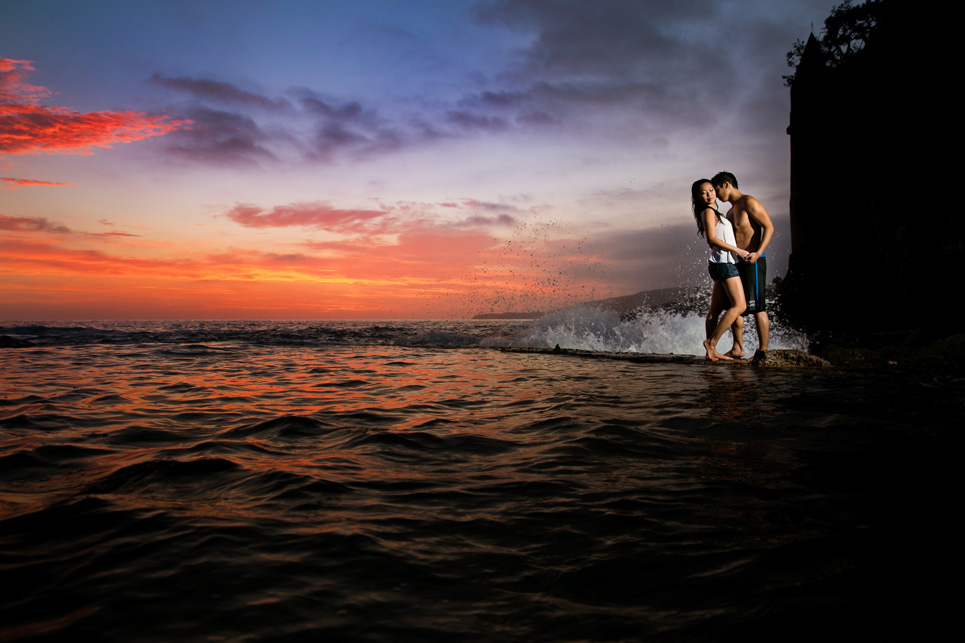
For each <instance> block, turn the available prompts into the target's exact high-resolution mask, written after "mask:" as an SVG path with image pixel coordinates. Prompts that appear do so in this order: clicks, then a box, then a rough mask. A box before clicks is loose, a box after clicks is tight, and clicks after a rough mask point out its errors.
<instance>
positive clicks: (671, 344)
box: [483, 305, 808, 355]
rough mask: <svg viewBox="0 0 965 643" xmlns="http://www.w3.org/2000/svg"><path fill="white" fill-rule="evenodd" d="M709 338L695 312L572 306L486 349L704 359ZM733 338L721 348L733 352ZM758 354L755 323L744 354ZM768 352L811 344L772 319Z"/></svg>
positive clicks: (748, 323)
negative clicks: (624, 311)
mask: <svg viewBox="0 0 965 643" xmlns="http://www.w3.org/2000/svg"><path fill="white" fill-rule="evenodd" d="M705 337H706V335H705V331H704V317H703V315H700V314H698V313H697V312H692V311H685V312H682V311H668V310H654V309H648V308H645V307H641V308H638V309H636V310H634V311H633V312H632V313H631V314H629V315H621V314H619V313H618V312H616V311H613V310H604V309H601V308H597V307H595V306H588V305H582V306H574V307H572V308H566V309H563V310H558V311H554V312H551V313H547V314H546V315H544V316H542V317H540V318H539V319H537V320H536V321H535V322H533V323H532V324H530V325H529V326H527V327H525V328H523V329H520V330H519V332H518V334H517V335H516V336H515V337H513V338H512V340H511V341H510V342H509V343H508V344H505V343H500V340H494V339H487V340H484V342H483V345H489V346H498V345H504V346H506V345H508V346H514V347H526V348H553V347H555V346H557V345H558V346H559V347H560V348H564V349H576V350H586V351H596V352H612V353H648V354H661V355H665V354H677V355H702V354H703V346H702V342H703V341H704V338H705ZM730 343H731V339H730V335H729V334H728V335H725V336H724V338H723V339H722V340H721V343H720V347H721V348H722V349H723V350H728V349H729V348H730ZM757 348H758V340H757V332H756V330H755V326H754V321H753V319H752V318H746V320H745V323H744V350H745V352H746V353H747V354H748V355H752V354H753V353H754V351H755V350H757ZM770 348H772V349H788V348H793V349H797V350H800V351H804V352H806V351H807V348H808V339H807V337H806V336H805V335H804V334H803V333H800V332H798V331H795V330H793V329H790V328H786V327H784V326H782V325H781V324H780V323H779V322H776V321H775V320H774V319H773V318H772V319H771V328H770Z"/></svg>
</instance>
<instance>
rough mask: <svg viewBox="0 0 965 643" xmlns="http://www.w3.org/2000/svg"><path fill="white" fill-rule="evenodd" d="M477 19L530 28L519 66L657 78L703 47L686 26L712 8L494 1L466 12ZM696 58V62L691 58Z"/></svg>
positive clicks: (698, 2) (701, 4)
mask: <svg viewBox="0 0 965 643" xmlns="http://www.w3.org/2000/svg"><path fill="white" fill-rule="evenodd" d="M473 14H474V16H475V17H476V19H477V20H478V21H479V22H480V23H482V24H490V25H499V26H503V27H507V28H510V29H514V30H526V31H534V32H535V34H536V35H535V40H534V41H533V43H532V44H531V45H530V46H529V47H528V48H526V49H525V50H524V51H523V52H521V53H522V57H521V60H520V69H519V71H520V72H522V73H528V74H537V75H540V76H548V77H562V78H566V77H572V76H574V75H583V76H605V77H624V78H638V79H639V78H641V77H646V76H651V77H653V78H659V77H664V76H666V75H667V74H669V73H674V70H676V71H677V72H679V71H680V70H681V69H685V68H687V67H688V66H692V62H691V61H692V60H693V59H694V57H695V53H696V54H697V57H698V58H700V59H702V58H703V57H704V56H706V55H707V54H708V53H709V50H710V48H709V46H708V45H706V44H704V43H702V42H701V41H700V39H698V38H694V37H687V34H686V32H685V31H684V30H677V29H675V27H676V26H677V25H678V24H680V25H681V26H685V25H686V24H688V23H690V22H691V21H694V20H695V19H696V20H699V21H701V22H704V21H706V20H707V19H710V18H712V17H713V16H714V14H715V4H714V3H712V2H710V1H709V0H684V1H678V2H672V3H671V2H628V1H626V0H595V1H594V2H585V0H496V1H494V2H482V3H480V4H478V5H477V6H476V7H475V8H474V11H473ZM698 62H700V61H698Z"/></svg>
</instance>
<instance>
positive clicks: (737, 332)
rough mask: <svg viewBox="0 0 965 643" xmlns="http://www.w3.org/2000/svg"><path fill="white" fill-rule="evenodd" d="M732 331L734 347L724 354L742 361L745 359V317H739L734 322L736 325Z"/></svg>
mask: <svg viewBox="0 0 965 643" xmlns="http://www.w3.org/2000/svg"><path fill="white" fill-rule="evenodd" d="M730 329H731V332H733V334H734V346H733V347H732V348H731V349H730V350H729V351H727V352H726V353H724V354H725V355H726V356H727V357H733V358H735V359H740V358H742V357H744V316H743V315H738V316H737V321H735V322H734V325H733V326H731V327H730ZM709 336H710V335H708V337H709Z"/></svg>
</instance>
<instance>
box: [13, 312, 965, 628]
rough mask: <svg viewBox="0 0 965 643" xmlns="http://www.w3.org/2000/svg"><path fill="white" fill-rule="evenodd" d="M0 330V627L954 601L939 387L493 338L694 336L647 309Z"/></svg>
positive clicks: (718, 620)
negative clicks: (633, 358)
mask: <svg viewBox="0 0 965 643" xmlns="http://www.w3.org/2000/svg"><path fill="white" fill-rule="evenodd" d="M752 334H753V333H751V332H749V333H748V339H749V340H751V337H750V336H751V335H752ZM0 335H8V336H12V337H15V338H19V339H22V340H26V341H29V342H30V343H31V345H30V346H26V347H22V348H0V371H2V372H0V640H3V641H8V640H29V641H47V640H91V641H132V640H133V641H170V640H180V639H186V640H199V641H200V640H216V641H218V640H231V641H302V640H304V641H317V640H325V641H507V640H508V641H649V640H653V641H758V640H759V641H765V640H766V641H775V640H776V641H788V640H802V641H803V640H808V641H810V640H819V639H824V638H828V637H831V636H832V635H834V636H835V637H843V638H856V639H860V640H876V641H879V640H880V641H892V640H896V641H897V640H932V639H933V638H937V636H938V633H940V632H941V631H942V628H943V627H944V625H945V624H946V623H948V622H953V621H952V619H953V618H954V615H955V614H956V610H957V603H958V600H957V592H955V591H952V590H948V589H947V588H946V584H948V583H950V584H951V585H956V584H957V582H958V580H959V579H960V576H959V574H960V572H961V568H962V566H961V553H960V551H961V547H960V546H959V544H958V540H959V538H958V537H957V532H956V531H955V530H954V529H953V528H952V527H953V525H954V524H955V522H956V520H955V516H956V515H957V513H958V512H957V510H958V509H959V508H960V498H961V491H962V483H961V481H960V476H959V475H958V471H959V469H960V465H959V460H960V455H959V454H960V453H961V451H960V447H961V438H960V437H959V436H960V432H961V419H962V410H963V401H965V395H963V391H965V386H963V382H961V381H959V380H955V379H951V378H948V377H942V376H927V375H921V374H914V375H912V374H902V373H882V372H856V371H840V370H835V369H822V370H783V371H779V370H760V369H757V368H754V367H751V366H747V365H735V364H709V363H707V364H699V365H690V364H647V363H631V362H626V361H619V360H612V359H605V358H588V357H575V356H572V355H565V354H564V355H556V354H552V353H518V352H507V351H505V350H502V349H503V348H505V347H512V346H523V347H526V346H532V347H546V348H550V347H552V346H554V345H555V344H558V343H559V344H561V345H562V346H563V347H565V348H582V349H585V350H595V351H635V352H642V353H647V352H654V353H665V352H678V353H687V354H699V350H694V349H695V348H696V349H699V342H700V340H701V339H702V338H703V337H702V322H701V320H700V319H699V317H698V316H695V315H690V316H688V315H683V316H674V315H671V314H667V313H653V314H650V315H641V316H638V317H637V318H636V319H635V320H629V321H622V320H620V319H619V318H615V317H612V316H608V315H607V314H604V313H599V314H597V313H572V312H570V313H565V314H562V313H561V314H557V315H555V316H549V317H547V318H544V319H542V320H539V321H538V322H535V323H530V322H471V321H450V322H439V321H435V322H397V321H387V322H239V321H234V322H223V321H209V322H200V321H183V322H72V323H63V322H56V323H55V322H50V323H29V324H26V323H9V322H8V323H6V324H5V325H4V326H3V327H2V328H0ZM694 338H696V340H695V341H694ZM693 344H696V346H694V345H693ZM749 344H751V345H752V344H753V342H752V341H749ZM775 344H777V345H785V346H795V347H801V348H806V345H807V343H806V340H805V339H804V338H802V337H798V336H795V335H794V334H793V333H783V332H779V333H778V338H777V339H776V341H775Z"/></svg>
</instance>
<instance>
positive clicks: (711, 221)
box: [701, 208, 750, 259]
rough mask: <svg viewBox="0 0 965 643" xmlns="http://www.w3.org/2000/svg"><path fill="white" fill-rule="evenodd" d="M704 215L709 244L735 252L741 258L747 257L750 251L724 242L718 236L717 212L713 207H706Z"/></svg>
mask: <svg viewBox="0 0 965 643" xmlns="http://www.w3.org/2000/svg"><path fill="white" fill-rule="evenodd" d="M701 216H703V217H704V230H705V231H706V232H707V245H709V246H717V247H718V248H723V249H724V250H728V251H730V252H733V253H734V254H735V255H737V256H738V257H740V258H741V259H746V258H747V257H748V255H750V253H749V252H747V251H746V250H741V249H740V248H738V247H737V246H732V245H730V244H729V243H724V242H723V240H721V239H718V238H717V213H716V212H714V210H713V209H712V208H706V209H704V211H703V212H702V213H701Z"/></svg>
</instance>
